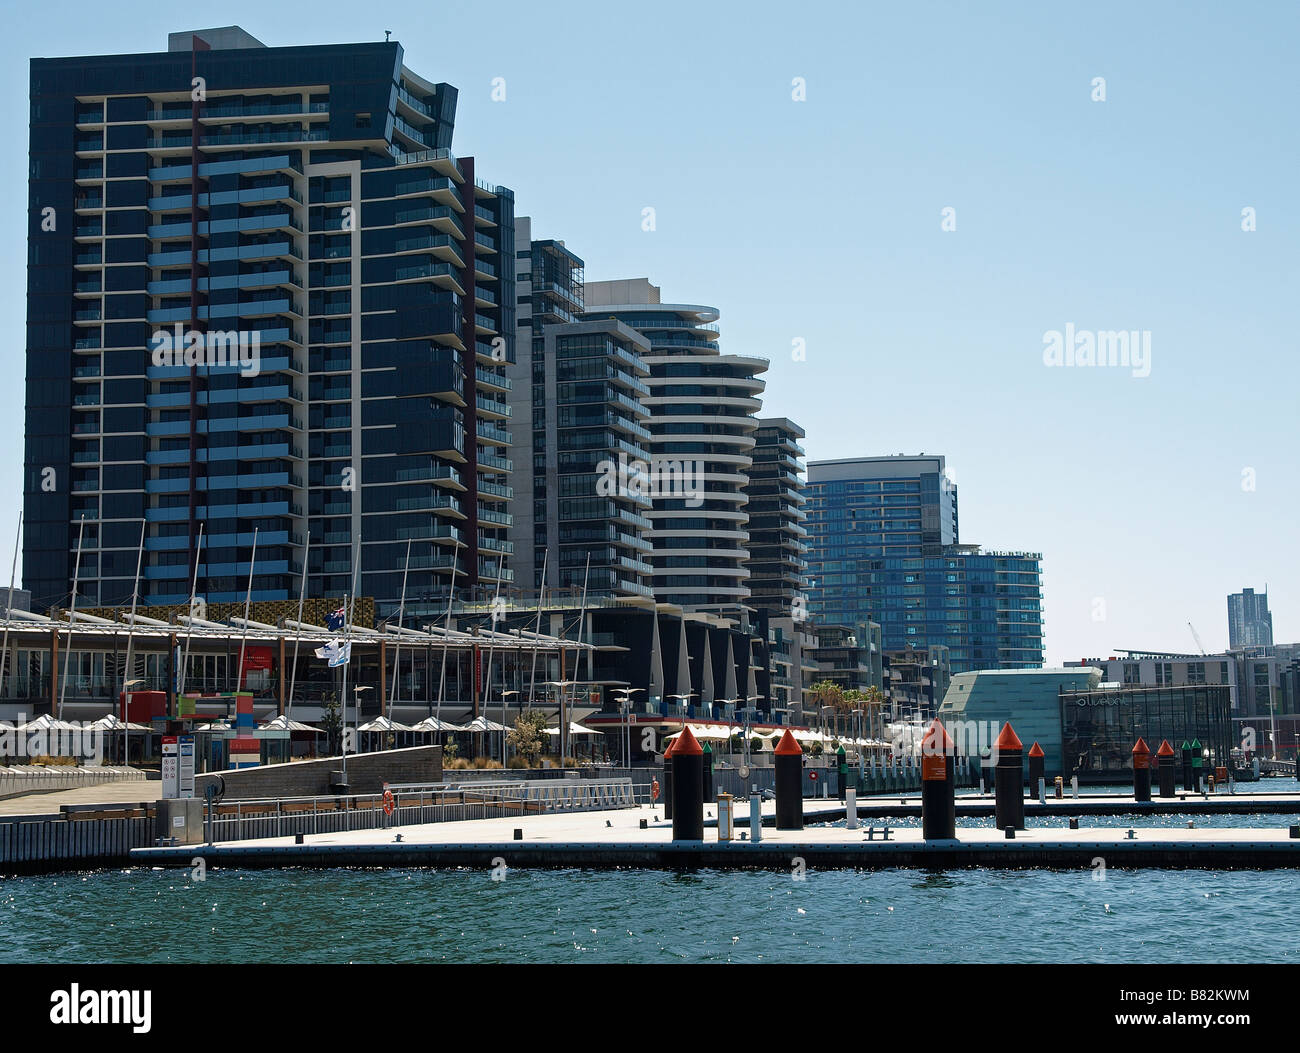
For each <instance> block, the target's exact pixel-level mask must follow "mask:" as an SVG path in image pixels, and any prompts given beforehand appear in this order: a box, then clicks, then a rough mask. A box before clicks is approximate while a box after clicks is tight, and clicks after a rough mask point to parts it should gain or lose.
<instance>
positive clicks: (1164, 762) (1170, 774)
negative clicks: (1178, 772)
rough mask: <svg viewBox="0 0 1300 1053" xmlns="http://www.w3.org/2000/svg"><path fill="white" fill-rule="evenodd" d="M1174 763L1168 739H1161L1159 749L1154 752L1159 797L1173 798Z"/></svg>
mask: <svg viewBox="0 0 1300 1053" xmlns="http://www.w3.org/2000/svg"><path fill="white" fill-rule="evenodd" d="M1174 761H1175V757H1174V748H1173V746H1171V745H1170V744H1169V740H1168V739H1162V740H1161V742H1160V748H1159V749H1157V750H1156V767H1157V775H1158V776H1159V778H1160V796H1161V797H1173V796H1174V794H1175V793H1176V790H1175V788H1174V782H1175V771H1174Z"/></svg>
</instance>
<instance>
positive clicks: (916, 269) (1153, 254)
mask: <svg viewBox="0 0 1300 1053" xmlns="http://www.w3.org/2000/svg"><path fill="white" fill-rule="evenodd" d="M476 9H477V10H476ZM202 10H203V9H194V11H195V13H196V14H198V13H200V12H201V11H202ZM217 10H220V12H221V13H220V15H219V16H218V17H219V20H220V23H221V24H223V25H226V24H238V25H241V26H243V27H244V28H245V29H246V30H248V31H249V32H250V33H252V34H253V35H254V36H256V37H258V38H259V39H261V40H262V41H263V42H265V43H266V44H268V45H272V46H277V45H294V44H312V43H339V42H347V41H359V40H371V39H380V40H382V39H383V35H384V30H386V29H391V30H392V31H393V36H394V39H397V40H400V41H401V42H402V44H403V46H404V47H405V50H406V63H407V65H408V66H409V67H411V68H412V69H413V70H415V71H416V72H418V73H420V74H421V75H423V76H426V77H428V78H430V79H433V80H446V81H449V82H451V83H453V84H455V85H457V86H458V87H459V88H460V108H459V113H458V117H457V128H456V137H455V143H454V149H455V151H456V153H457V154H459V155H461V156H468V155H473V156H474V157H476V158H477V159H478V165H479V171H480V173H481V174H482V175H483V176H484V177H486V178H489V179H491V180H493V181H495V182H498V183H503V184H505V185H507V186H510V187H513V188H514V189H515V192H516V195H517V197H516V205H517V208H518V210H519V212H520V213H521V214H528V215H531V216H533V218H534V224H535V226H534V229H535V231H536V232H537V233H538V234H539V235H540V236H553V237H560V238H563V239H565V241H566V242H567V243H568V245H569V246H570V247H571V248H573V249H574V251H576V252H577V253H578V254H579V255H580V256H582V257H583V258H584V259H585V260H586V275H587V278H588V280H599V279H603V278H615V277H640V276H647V277H649V278H650V279H651V280H652V281H654V282H655V283H656V284H658V285H660V286H662V288H663V293H664V298H665V299H666V300H678V301H686V302H691V303H706V304H711V305H714V306H717V307H718V308H720V310H721V312H722V319H721V328H722V342H723V348H724V350H728V351H733V352H738V353H739V352H743V353H745V354H756V355H763V356H767V357H769V358H771V360H772V365H771V369H770V371H769V372H768V374H767V382H768V389H767V394H766V407H765V412H766V413H769V414H771V415H784V416H789V417H791V418H793V419H795V420H796V421H798V422H800V423H801V424H802V425H803V426H804V427H805V428H806V429H807V431H808V438H807V440H806V442H805V446H806V448H807V450H808V453H809V456H810V457H811V458H822V457H848V456H855V455H867V454H883V453H898V452H907V453H919V452H921V451H925V452H927V453H943V454H946V455H947V457H948V464H949V467H950V469H951V470H952V472H953V474H954V475H955V476H956V479H957V482H958V486H959V494H960V504H961V534H962V540H963V541H967V542H979V543H982V544H984V545H986V546H989V547H994V548H1003V549H1011V548H1018V549H1031V550H1035V551H1040V552H1042V553H1043V565H1044V586H1045V588H1044V592H1045V599H1044V603H1045V607H1046V615H1045V616H1046V632H1047V647H1048V653H1047V658H1048V663H1049V664H1058V663H1059V662H1060V661H1063V660H1072V659H1077V658H1082V657H1097V656H1105V655H1109V654H1112V653H1114V650H1115V649H1116V648H1121V647H1129V648H1171V649H1179V650H1188V651H1191V650H1194V649H1195V644H1194V642H1193V640H1192V636H1191V633H1190V631H1189V630H1188V627H1187V623H1188V622H1189V621H1190V622H1192V623H1193V624H1194V625H1195V626H1196V629H1197V631H1198V632H1199V633H1200V636H1201V638H1202V640H1203V641H1204V643H1205V645H1206V647H1207V649H1210V650H1216V649H1219V648H1221V647H1223V646H1225V645H1226V643H1227V613H1226V601H1225V596H1226V594H1227V593H1228V592H1232V591H1238V590H1239V589H1240V588H1241V587H1242V586H1253V587H1255V588H1257V589H1262V588H1263V587H1264V585H1265V584H1266V583H1267V585H1268V588H1269V592H1270V594H1271V596H1272V607H1273V614H1274V629H1275V636H1276V638H1277V639H1278V640H1279V642H1283V641H1291V640H1296V639H1300V569H1297V560H1296V559H1295V547H1296V541H1297V529H1296V523H1297V520H1298V518H1300V498H1298V497H1297V487H1296V486H1295V474H1296V467H1295V453H1296V445H1297V443H1296V438H1297V425H1296V398H1297V390H1300V388H1298V385H1297V379H1300V366H1298V365H1297V354H1296V352H1297V327H1296V319H1295V310H1294V308H1295V304H1296V302H1297V297H1296V293H1295V289H1296V285H1297V278H1298V277H1300V275H1298V274H1297V271H1298V269H1300V268H1298V266H1297V252H1296V245H1297V244H1298V243H1300V239H1298V238H1297V234H1300V204H1298V201H1297V193H1296V177H1297V173H1298V172H1300V165H1298V162H1300V156H1298V154H1300V148H1298V147H1297V139H1296V135H1295V100H1296V98H1297V97H1298V94H1300V93H1298V92H1297V87H1298V84H1297V82H1298V81H1300V72H1297V67H1296V65H1295V63H1294V50H1295V45H1296V41H1297V39H1298V34H1297V30H1300V8H1297V7H1295V6H1293V5H1289V4H1282V3H1275V4H1250V3H1245V4H1233V5H1226V4H1224V5H1210V4H1194V3H1179V4H1173V3H1144V4H1141V5H1133V4H1127V3H1116V4H1112V3H1091V4H1087V5H1071V6H1070V7H1068V8H1067V7H1065V5H1044V4H981V5H974V4H955V3H954V4H948V3H912V4H890V5H880V4H862V3H843V4H826V3H817V2H812V3H804V4H797V5H791V4H774V3H756V2H751V3H710V4H699V3H689V4H688V3H678V2H661V3H658V4H656V5H653V7H651V8H646V9H643V10H641V11H636V10H633V9H631V8H623V7H622V6H615V5H610V4H608V3H574V2H561V3H557V4H551V5H537V4H531V3H530V4H524V3H516V2H513V0H503V2H499V3H494V4H490V5H488V4H468V3H439V4H437V5H432V4H428V3H406V2H401V0H392V2H390V3H387V4H384V5H382V7H379V6H377V7H375V8H374V9H373V10H374V12H375V14H374V16H373V17H370V18H367V17H366V16H367V14H368V11H369V10H370V9H367V8H366V7H365V6H364V5H363V6H360V7H359V6H358V5H356V4H354V3H348V4H344V3H339V2H333V0H318V2H315V3H313V4H311V5H310V7H309V8H304V7H303V6H302V5H300V4H277V5H271V4H267V3H264V2H263V3H258V4H250V3H243V2H238V0H237V2H233V3H227V4H223V5H221V6H220V8H219V9H217ZM60 11H61V14H60V16H59V17H58V18H53V19H52V18H51V17H50V8H49V7H46V6H38V5H30V6H23V7H18V8H15V9H13V10H12V11H11V13H10V15H9V18H8V22H7V26H6V33H5V35H4V39H3V42H0V48H3V51H4V52H5V55H4V58H5V61H3V62H2V63H0V78H3V80H2V81H0V83H2V84H3V87H4V91H5V97H6V98H7V99H8V100H10V101H9V102H8V103H7V104H6V105H5V106H4V107H3V108H0V120H3V122H4V132H5V135H6V138H7V140H8V141H10V142H12V143H15V144H17V143H25V142H26V140H27V108H26V102H25V100H26V97H27V76H28V65H27V63H28V59H29V58H30V57H32V56H55V55H79V54H108V53H118V52H139V51H152V50H163V49H164V48H165V47H166V35H167V33H168V32H169V31H175V30H181V29H195V28H202V27H203V26H205V25H207V24H208V23H207V22H201V23H183V22H182V21H180V20H172V21H168V22H165V23H164V22H159V21H158V20H157V19H158V8H157V5H155V4H145V3H140V2H137V0H122V2H119V3H115V4H113V5H112V6H111V7H105V6H103V5H98V4H90V3H84V4H72V5H66V6H63V7H61V8H60ZM305 11H308V12H309V13H310V17H307V18H304V12H305ZM496 77H503V78H505V95H506V97H505V101H503V102H494V101H493V100H492V97H491V91H492V81H493V78H496ZM796 77H802V78H805V81H806V96H807V97H806V101H803V102H796V101H794V100H793V99H792V97H791V94H792V81H793V79H794V78H796ZM1097 77H1103V78H1105V92H1106V99H1105V101H1104V102H1098V101H1093V99H1092V95H1093V93H1094V88H1093V81H1094V78H1097ZM0 195H2V196H3V200H4V201H6V202H8V203H9V208H10V213H9V216H10V218H9V222H7V223H5V224H4V226H3V228H0V237H3V238H4V244H3V245H0V250H2V251H0V279H2V280H0V297H2V298H3V311H0V325H3V327H4V337H5V343H6V345H7V346H8V347H9V348H10V352H9V361H10V363H11V365H10V372H11V377H12V378H13V382H12V383H10V384H7V385H5V386H4V388H3V390H2V391H0V420H3V421H6V422H7V423H5V424H4V425H3V428H4V429H5V431H4V433H3V435H2V436H0V437H2V438H3V439H4V440H5V442H6V445H7V447H8V448H9V449H10V450H11V451H12V453H11V455H10V456H9V457H7V458H4V459H3V462H0V489H2V490H3V492H5V493H9V494H11V495H12V498H11V501H10V505H9V507H10V510H11V512H10V515H11V518H10V520H9V522H8V525H6V524H5V522H4V521H3V520H0V559H2V560H3V562H4V564H5V566H7V565H8V563H9V561H10V559H11V557H12V551H13V549H12V537H13V533H14V528H15V526H16V520H17V512H18V508H19V506H20V504H21V492H22V478H21V461H22V419H23V390H22V386H21V384H20V383H18V382H17V378H18V377H19V376H20V374H21V370H22V361H23V359H22V348H23V344H24V337H23V318H24V316H25V307H24V294H25V283H26V279H25V272H24V268H23V261H24V260H25V255H26V250H25V245H24V230H25V224H24V223H23V216H22V213H23V210H24V209H25V207H26V156H25V149H15V150H12V151H10V152H9V153H7V154H6V155H5V156H4V157H3V158H2V159H0ZM647 207H651V208H654V209H655V221H656V222H655V230H653V231H645V230H643V229H642V210H643V209H644V208H647ZM1248 207H1249V208H1253V209H1255V215H1256V223H1257V229H1256V230H1254V231H1251V232H1245V231H1243V230H1242V229H1241V224H1242V209H1243V208H1248ZM945 208H953V209H955V210H956V230H953V231H944V230H942V229H941V219H942V210H943V209H945ZM1287 304H1291V307H1290V308H1288V307H1287ZM1067 324H1072V325H1073V326H1074V327H1075V328H1076V330H1093V331H1099V330H1140V331H1148V332H1149V333H1150V334H1151V337H1150V339H1151V373H1150V376H1148V377H1145V378H1137V377H1133V376H1132V375H1131V370H1128V369H1119V368H1097V367H1094V368H1081V367H1075V368H1049V367H1047V366H1045V365H1044V363H1043V348H1044V343H1043V340H1044V334H1045V333H1046V332H1048V331H1050V330H1064V328H1065V326H1066V325H1067ZM796 338H801V339H803V340H804V341H805V344H806V348H807V356H806V360H804V361H794V360H793V358H792V354H791V347H792V341H793V340H795V339H796ZM1248 469H1249V470H1253V479H1254V489H1245V488H1243V473H1244V472H1246V471H1247V470H1248ZM1099 601H1100V602H1099ZM1099 615H1100V616H1101V617H1099Z"/></svg>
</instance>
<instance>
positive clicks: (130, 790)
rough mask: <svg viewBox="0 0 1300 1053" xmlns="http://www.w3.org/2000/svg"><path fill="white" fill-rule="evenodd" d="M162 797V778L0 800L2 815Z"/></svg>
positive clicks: (46, 812) (42, 812)
mask: <svg viewBox="0 0 1300 1053" xmlns="http://www.w3.org/2000/svg"><path fill="white" fill-rule="evenodd" d="M161 796H162V780H161V779H132V780H130V781H128V782H106V783H100V784H99V785H97V786H82V787H80V788H79V789H76V790H56V791H54V792H53V793H29V794H24V795H23V796H22V797H9V798H6V799H5V800H3V801H0V816H6V815H46V814H48V813H50V812H54V813H57V812H58V810H59V806H60V805H64V804H104V805H118V804H139V803H141V802H142V801H149V802H153V801H156V800H158V798H159V797H161Z"/></svg>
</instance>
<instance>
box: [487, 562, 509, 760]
mask: <svg viewBox="0 0 1300 1053" xmlns="http://www.w3.org/2000/svg"><path fill="white" fill-rule="evenodd" d="M505 558H506V557H505V554H504V553H500V552H498V553H497V587H496V590H495V591H494V593H493V595H492V615H491V621H492V640H491V641H490V642H489V643H488V661H487V674H486V676H485V677H484V683H483V691H484V694H483V734H484V735H490V734H491V732H490V731H489V730H488V728H487V725H488V724H489V723H491V719H492V718H491V717H489V716H488V713H489V712H491V709H492V706H491V702H492V652H493V651H494V650H495V649H496V631H497V619H496V612H497V600H498V599H500V597H501V569H502V565H503V564H504V563H505ZM505 702H506V696H505V695H502V696H501V724H502V726H503V727H504V726H505ZM489 741H490V740H489ZM505 757H506V743H505V733H504V732H501V766H502V767H505V762H506V761H505Z"/></svg>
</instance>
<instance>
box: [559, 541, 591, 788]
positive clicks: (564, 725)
mask: <svg viewBox="0 0 1300 1053" xmlns="http://www.w3.org/2000/svg"><path fill="white" fill-rule="evenodd" d="M590 573H591V553H590V552H588V553H587V566H586V569H585V570H583V572H582V606H581V607H580V608H579V610H578V643H579V645H581V643H582V637H583V636H584V634H585V633H586V629H587V576H588V575H589V574H590ZM580 661H582V651H581V650H579V651H578V653H577V654H576V655H574V657H573V679H574V686H575V687H576V686H577V680H578V663H579V662H580ZM587 676H588V677H590V676H591V659H590V658H588V659H587ZM568 740H569V720H568V717H567V716H565V715H564V714H561V715H560V748H561V750H565V749H567V746H568ZM566 756H568V754H567V753H563V752H562V753H561V754H560V767H561V768H562V767H564V758H565V757H566Z"/></svg>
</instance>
